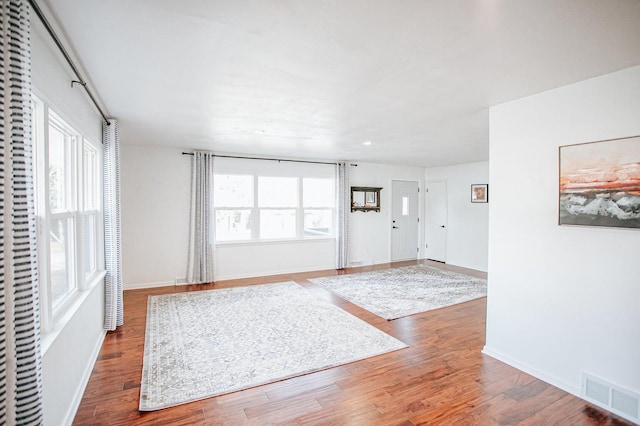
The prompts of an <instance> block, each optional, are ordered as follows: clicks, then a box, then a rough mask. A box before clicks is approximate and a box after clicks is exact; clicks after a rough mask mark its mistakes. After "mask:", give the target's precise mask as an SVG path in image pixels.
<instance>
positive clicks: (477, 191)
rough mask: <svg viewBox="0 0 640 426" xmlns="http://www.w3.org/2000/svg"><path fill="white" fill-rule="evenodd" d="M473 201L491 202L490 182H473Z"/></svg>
mask: <svg viewBox="0 0 640 426" xmlns="http://www.w3.org/2000/svg"><path fill="white" fill-rule="evenodd" d="M471 202H472V203H488V202H489V184H487V183H482V184H473V185H471Z"/></svg>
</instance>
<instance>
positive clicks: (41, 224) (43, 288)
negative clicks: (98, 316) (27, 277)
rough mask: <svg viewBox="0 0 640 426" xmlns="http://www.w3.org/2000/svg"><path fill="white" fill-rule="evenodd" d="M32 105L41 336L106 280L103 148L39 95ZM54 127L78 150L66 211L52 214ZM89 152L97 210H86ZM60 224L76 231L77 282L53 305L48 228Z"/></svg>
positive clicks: (73, 263) (72, 261)
mask: <svg viewBox="0 0 640 426" xmlns="http://www.w3.org/2000/svg"><path fill="white" fill-rule="evenodd" d="M32 101H33V102H32V106H33V108H34V111H33V119H34V123H33V126H32V129H33V130H34V135H33V141H34V149H33V152H34V162H33V164H34V180H35V201H36V232H37V238H36V241H37V247H36V249H37V256H38V271H39V273H38V277H39V290H40V291H39V293H40V315H41V333H42V334H43V335H44V334H47V333H49V332H50V331H52V330H54V329H55V328H56V324H57V323H58V322H60V321H61V320H62V319H63V318H65V317H68V316H69V314H70V313H71V312H72V311H73V309H74V307H75V306H77V302H78V301H79V300H80V299H81V298H82V296H84V295H86V294H87V293H88V291H89V290H91V289H93V288H94V287H95V286H96V285H98V283H100V282H101V280H102V278H103V277H104V247H103V245H104V243H103V241H104V237H103V235H104V233H103V229H104V225H103V207H102V185H101V183H100V182H101V176H102V169H101V167H102V161H101V156H102V149H101V146H100V144H98V143H96V142H94V141H92V140H90V139H87V138H86V137H84V136H83V135H82V133H81V132H79V131H77V130H76V129H77V128H78V127H77V126H73V125H72V124H69V122H70V121H69V120H67V119H66V117H63V116H62V114H60V113H58V112H57V111H55V110H53V108H52V107H51V106H50V105H49V104H48V103H47V102H46V101H44V100H42V99H40V98H39V97H37V96H36V95H32ZM50 125H52V126H55V127H62V129H63V130H64V132H69V133H71V134H73V136H74V138H75V141H74V143H73V145H74V146H73V148H74V151H73V153H70V154H71V155H70V156H69V158H68V161H69V162H70V163H73V164H67V166H72V168H73V174H74V176H73V182H67V188H66V190H67V193H66V194H65V195H66V196H67V197H71V198H72V199H71V200H70V202H68V203H67V205H66V208H65V209H64V210H60V211H56V212H52V211H51V208H50V199H49V167H48V164H49V128H50ZM85 147H87V148H90V149H91V151H92V152H93V153H94V154H95V157H94V172H95V175H94V178H95V182H93V186H94V191H95V194H96V198H95V200H96V202H95V205H94V206H92V209H88V210H85V208H84V186H85V169H84V167H85V164H84V163H85V161H84V151H85V149H86V148H85ZM87 215H92V216H93V217H94V218H95V228H94V233H95V235H94V245H93V250H92V251H93V253H94V254H95V263H96V265H95V266H96V267H95V270H94V271H92V273H91V274H88V275H87V274H85V272H84V259H83V253H84V246H83V245H84V241H83V229H84V220H85V216H87ZM56 219H67V220H69V219H71V221H72V222H73V229H72V232H71V234H72V235H73V239H72V240H70V241H68V242H67V244H69V245H70V246H71V248H72V250H70V252H71V253H72V254H73V256H72V258H67V271H68V276H69V277H70V278H72V279H73V280H74V288H73V289H72V290H71V291H70V292H69V293H67V294H66V295H65V296H63V297H61V298H60V299H59V300H57V301H56V302H55V303H54V301H53V294H52V288H51V268H50V246H49V244H50V224H51V221H52V220H56Z"/></svg>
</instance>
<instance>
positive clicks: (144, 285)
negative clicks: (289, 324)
mask: <svg viewBox="0 0 640 426" xmlns="http://www.w3.org/2000/svg"><path fill="white" fill-rule="evenodd" d="M328 269H335V265H333V264H331V265H326V266H314V267H312V268H299V269H283V270H278V271H269V272H262V273H259V274H231V275H221V276H217V277H216V281H226V280H238V279H244V278H255V277H270V276H274V275H285V274H298V273H303V272H314V271H324V270H328ZM183 285H188V283H180V284H176V283H175V281H159V282H154V283H136V284H127V285H125V286H124V289H125V290H139V289H144V288H154V287H166V286H183Z"/></svg>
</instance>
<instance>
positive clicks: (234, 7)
mask: <svg viewBox="0 0 640 426" xmlns="http://www.w3.org/2000/svg"><path fill="white" fill-rule="evenodd" d="M39 2H46V4H47V5H48V6H49V8H50V9H51V10H52V12H53V15H54V18H55V20H56V21H57V22H58V23H59V25H60V26H61V28H62V31H63V32H64V35H65V36H66V37H67V39H68V40H70V43H71V46H69V47H70V48H71V50H72V51H73V52H74V53H75V55H76V56H77V57H78V58H79V60H80V62H81V66H82V67H83V68H84V69H85V70H86V72H87V73H88V79H87V80H88V81H89V85H90V87H91V89H92V90H93V91H94V92H96V94H97V95H98V96H99V98H100V99H101V102H102V104H103V105H104V107H105V108H106V110H107V111H108V114H109V115H110V116H113V117H115V118H116V119H118V120H119V123H120V132H121V140H122V143H123V144H136V145H157V146H171V147H180V148H184V149H194V148H195V149H207V150H212V151H216V152H219V153H237V154H246V155H248V154H250V155H262V156H264V155H267V156H278V157H289V158H313V159H332V160H356V161H366V162H376V163H391V164H404V165H416V166H424V167H430V166H438V165H448V164H457V163H465V162H472V161H482V160H487V159H488V155H489V153H488V151H489V110H488V108H489V106H491V105H496V104H499V103H503V102H506V101H510V100H513V99H517V98H521V97H524V96H527V95H531V94H534V93H538V92H541V91H545V90H549V89H552V88H555V87H559V86H563V85H566V84H570V83H573V82H577V81H581V80H585V79H588V78H591V77H595V76H598V75H602V74H606V73H609V72H613V71H617V70H620V69H623V68H627V67H630V66H634V65H638V64H640V1H639V0H607V1H602V0H215V1H213V0H180V1H177V0H48V1H46V0H39ZM365 141H370V142H371V144H370V145H368V146H365V145H363V143H364V142H365Z"/></svg>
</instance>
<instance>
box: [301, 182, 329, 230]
mask: <svg viewBox="0 0 640 426" xmlns="http://www.w3.org/2000/svg"><path fill="white" fill-rule="evenodd" d="M302 185H303V189H302V195H303V201H302V206H303V207H304V236H305V237H326V236H330V235H331V234H332V232H333V219H334V215H335V213H334V211H335V210H334V209H335V194H334V182H333V180H332V179H317V178H304V179H302Z"/></svg>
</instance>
